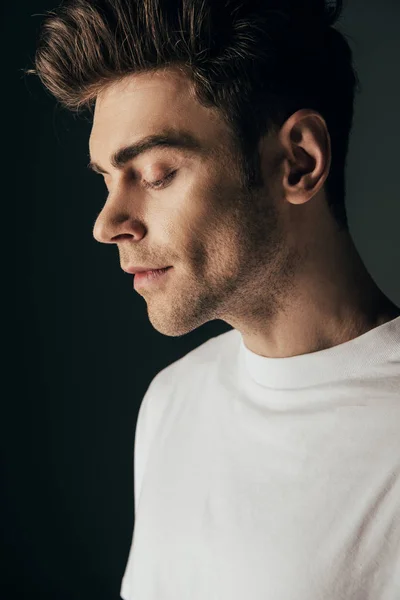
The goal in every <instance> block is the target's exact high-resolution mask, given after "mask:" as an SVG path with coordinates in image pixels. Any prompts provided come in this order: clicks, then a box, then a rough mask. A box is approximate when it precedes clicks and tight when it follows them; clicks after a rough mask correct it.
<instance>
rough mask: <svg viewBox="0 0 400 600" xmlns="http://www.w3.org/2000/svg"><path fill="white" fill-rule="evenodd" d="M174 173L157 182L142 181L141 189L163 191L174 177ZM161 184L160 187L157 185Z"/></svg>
mask: <svg viewBox="0 0 400 600" xmlns="http://www.w3.org/2000/svg"><path fill="white" fill-rule="evenodd" d="M175 173H176V171H172V172H171V173H169V175H167V176H166V177H164V178H163V179H157V181H151V182H149V181H144V182H143V187H145V188H146V189H148V188H150V189H153V190H162V189H164V187H166V184H167V183H169V182H170V181H171V180H172V179H173V178H174V176H175ZM159 183H161V184H162V185H161V186H160V185H157V184H159Z"/></svg>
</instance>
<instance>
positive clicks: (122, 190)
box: [89, 68, 400, 358]
mask: <svg viewBox="0 0 400 600" xmlns="http://www.w3.org/2000/svg"><path fill="white" fill-rule="evenodd" d="M166 126H169V127H171V126H172V127H174V128H176V129H177V130H180V129H182V128H183V129H184V130H188V131H190V132H191V133H192V134H193V135H195V136H196V137H197V139H198V140H199V141H200V143H201V145H202V148H203V151H201V152H198V153H196V154H194V155H192V154H191V155H185V154H183V153H182V152H181V151H179V150H176V149H174V150H171V149H166V148H161V149H160V148H156V149H153V150H150V151H148V152H146V153H145V154H143V155H140V156H138V157H137V158H135V159H133V160H132V161H130V162H128V164H127V165H126V166H125V167H124V168H123V169H122V170H117V169H115V168H114V167H113V166H111V163H110V156H111V155H112V153H113V152H114V151H115V150H117V149H118V148H120V147H122V146H124V145H128V144H130V143H132V142H133V141H137V140H139V139H141V138H142V137H145V136H147V135H150V134H154V133H159V132H160V131H161V130H162V129H163V128H164V127H166ZM89 149H90V155H91V159H92V160H93V161H96V162H97V163H99V164H100V165H101V166H102V167H103V168H104V169H105V170H106V171H107V172H108V174H106V175H105V176H104V177H105V182H106V185H107V188H108V191H109V194H108V198H107V201H106V202H105V204H104V206H103V209H102V211H101V212H100V214H99V215H98V217H97V220H96V222H95V225H94V229H93V235H94V237H95V239H96V240H97V241H99V242H102V243H106V244H116V245H117V247H118V251H119V255H120V263H121V267H122V268H127V267H129V266H150V267H154V268H156V267H158V268H160V267H165V266H169V265H171V266H172V267H173V268H172V269H171V270H170V271H169V272H168V273H167V274H166V275H165V276H164V277H163V278H162V279H160V280H159V281H157V283H155V284H153V285H148V286H146V287H140V288H138V290H137V291H138V293H139V294H140V295H141V296H143V298H144V300H145V301H146V304H147V311H148V316H149V319H150V322H151V323H152V325H153V327H154V328H155V329H157V330H158V331H159V332H160V333H162V334H164V335H168V336H181V335H184V334H186V333H188V332H189V331H192V330H194V329H196V328H197V327H200V326H201V325H202V324H204V323H206V322H208V321H211V320H214V319H221V320H223V321H225V322H226V323H228V324H229V325H231V326H232V327H234V328H235V329H237V330H239V331H240V332H241V334H242V336H243V341H244V343H245V345H246V346H247V348H249V349H250V350H252V351H253V352H255V353H257V354H259V355H261V356H267V357H273V358H283V357H289V356H296V355H300V354H305V353H310V352H315V351H318V350H322V349H325V348H329V347H332V346H335V345H337V344H341V343H344V342H346V341H348V340H350V339H353V338H355V337H357V336H359V335H362V334H364V333H366V332H367V331H369V330H370V329H372V328H374V327H377V326H379V325H381V324H383V323H385V322H387V321H389V320H392V319H394V318H395V317H397V316H399V315H400V310H399V308H398V307H396V306H395V305H394V304H393V303H392V302H391V301H390V300H389V299H388V298H387V297H386V296H385V295H384V294H383V293H382V292H381V291H380V290H379V288H378V287H377V286H376V284H375V283H374V281H373V280H372V278H371V276H370V275H369V273H368V272H367V270H366V268H365V266H364V264H363V262H362V260H361V258H360V255H359V254H358V252H357V249H356V248H355V245H354V243H353V242H352V240H351V237H350V235H349V234H348V233H344V232H340V231H339V230H338V227H337V224H336V222H335V220H334V218H333V216H332V215H331V213H330V211H329V208H328V205H327V202H326V197H325V190H324V183H325V180H326V178H327V176H328V174H329V169H330V163H331V147H330V138H329V134H328V130H327V127H326V123H325V121H324V119H323V118H322V117H321V115H319V113H317V112H315V111H312V110H309V109H304V110H300V111H298V112H296V113H295V114H293V115H291V116H290V118H289V119H288V120H287V121H286V122H285V123H284V125H283V126H282V128H281V129H280V130H279V131H276V132H275V133H273V134H270V135H268V136H265V137H264V138H262V139H261V140H260V144H259V151H260V156H261V167H262V174H263V181H264V185H263V187H262V188H259V189H258V190H257V191H255V192H252V193H249V192H248V191H246V190H245V189H244V187H243V184H242V178H241V171H240V168H239V167H238V161H237V154H236V153H235V146H234V145H233V143H232V137H231V135H230V132H229V129H228V127H227V125H226V124H225V122H224V121H223V119H222V117H221V116H220V114H219V113H218V111H216V110H215V109H210V108H205V107H203V106H201V105H200V104H199V103H198V101H197V100H196V98H195V96H194V93H193V91H192V88H191V86H190V85H189V82H188V79H187V78H186V76H185V75H184V73H182V72H179V71H177V70H174V69H171V68H170V69H165V70H164V71H157V72H155V73H142V74H135V75H130V76H129V77H126V78H125V79H123V80H122V81H119V82H118V83H113V84H112V85H108V86H107V87H106V88H105V89H104V90H103V91H102V92H101V93H100V94H99V95H98V97H97V99H96V106H95V112H94V119H93V127H92V132H91V136H90V142H89ZM173 170H176V173H175V176H174V177H173V179H172V180H171V181H169V182H168V183H166V185H165V187H164V188H161V189H153V190H152V189H148V188H146V187H145V182H154V181H156V180H160V179H162V178H163V177H166V176H167V175H168V174H169V173H171V172H172V171H173Z"/></svg>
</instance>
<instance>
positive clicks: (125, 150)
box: [87, 130, 204, 174]
mask: <svg viewBox="0 0 400 600" xmlns="http://www.w3.org/2000/svg"><path fill="white" fill-rule="evenodd" d="M160 146H162V147H164V148H177V149H179V150H182V151H186V152H189V153H191V154H194V153H201V152H202V151H203V150H204V148H203V146H202V145H201V144H200V142H199V140H198V139H197V138H195V137H194V136H193V135H192V134H191V133H189V132H188V131H179V132H177V131H172V130H167V131H164V132H162V133H158V134H154V135H148V136H146V137H145V138H143V139H141V140H139V141H137V142H134V143H133V144H129V145H128V146H123V147H122V148H120V149H119V150H117V151H116V152H114V154H113V155H112V156H111V161H110V162H111V165H112V166H113V167H114V168H115V169H118V170H121V169H122V168H123V167H124V165H126V163H127V162H129V161H131V160H133V159H134V158H136V157H137V156H139V155H140V154H143V153H144V152H148V151H149V150H152V149H153V148H158V147H160ZM87 167H88V169H90V170H92V171H94V172H95V173H106V174H108V172H107V171H106V170H105V169H103V167H101V166H100V165H99V164H98V163H96V162H94V161H92V160H91V161H90V162H89V164H88V165H87Z"/></svg>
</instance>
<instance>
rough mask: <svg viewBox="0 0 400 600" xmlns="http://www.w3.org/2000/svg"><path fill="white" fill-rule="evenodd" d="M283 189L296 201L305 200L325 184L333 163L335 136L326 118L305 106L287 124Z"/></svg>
mask: <svg viewBox="0 0 400 600" xmlns="http://www.w3.org/2000/svg"><path fill="white" fill-rule="evenodd" d="M278 137H279V141H280V143H281V146H282V147H283V152H284V158H283V171H282V172H283V180H282V182H281V183H282V187H283V193H284V195H285V197H286V199H287V200H288V202H291V203H292V204H304V203H305V202H307V201H308V200H310V199H311V198H312V197H313V196H315V194H317V193H318V191H319V190H320V189H321V188H322V186H323V185H324V183H325V180H326V178H327V177H328V175H329V170H330V166H331V157H332V155H331V139H330V135H329V132H328V128H327V125H326V122H325V119H324V118H323V117H322V116H321V115H320V114H319V113H318V112H316V111H313V110H311V109H302V110H299V111H297V112H295V113H294V114H293V115H291V116H290V117H289V119H288V120H287V121H286V122H285V123H284V124H283V126H282V128H281V130H280V132H279V134H278Z"/></svg>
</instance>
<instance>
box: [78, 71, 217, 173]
mask: <svg viewBox="0 0 400 600" xmlns="http://www.w3.org/2000/svg"><path fill="white" fill-rule="evenodd" d="M166 128H176V129H178V130H179V129H185V130H187V131H191V132H192V133H193V134H194V135H196V136H197V137H198V139H200V140H201V141H202V142H204V143H205V144H206V143H207V142H210V141H211V140H213V139H215V140H219V141H221V136H222V137H224V136H226V135H227V127H226V125H225V123H224V122H223V119H222V117H221V116H220V115H219V114H218V112H217V111H216V110H215V109H211V108H206V107H203V106H202V105H200V104H199V102H198V101H197V99H196V97H195V95H194V92H193V88H192V85H191V82H190V80H189V78H188V77H187V76H186V75H184V74H183V73H180V72H178V71H176V70H174V71H172V70H164V71H156V72H153V73H140V74H135V75H129V76H127V77H126V78H124V79H123V80H121V81H119V82H117V83H115V84H112V85H110V86H109V87H108V88H106V89H105V90H104V91H103V92H102V93H101V94H100V95H99V96H98V97H97V100H96V106H95V111H94V117H93V127H92V132H91V136H90V140H89V149H90V153H91V155H93V156H94V155H95V156H96V159H97V158H99V160H100V161H101V160H103V162H105V161H106V159H107V157H108V156H109V155H110V154H111V153H112V152H113V151H114V150H115V149H116V148H118V147H121V146H124V145H128V144H130V143H132V142H134V141H135V140H138V139H140V138H142V137H145V136H147V135H151V134H157V133H158V132H159V131H162V130H165V129H166ZM100 155H101V156H100Z"/></svg>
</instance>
